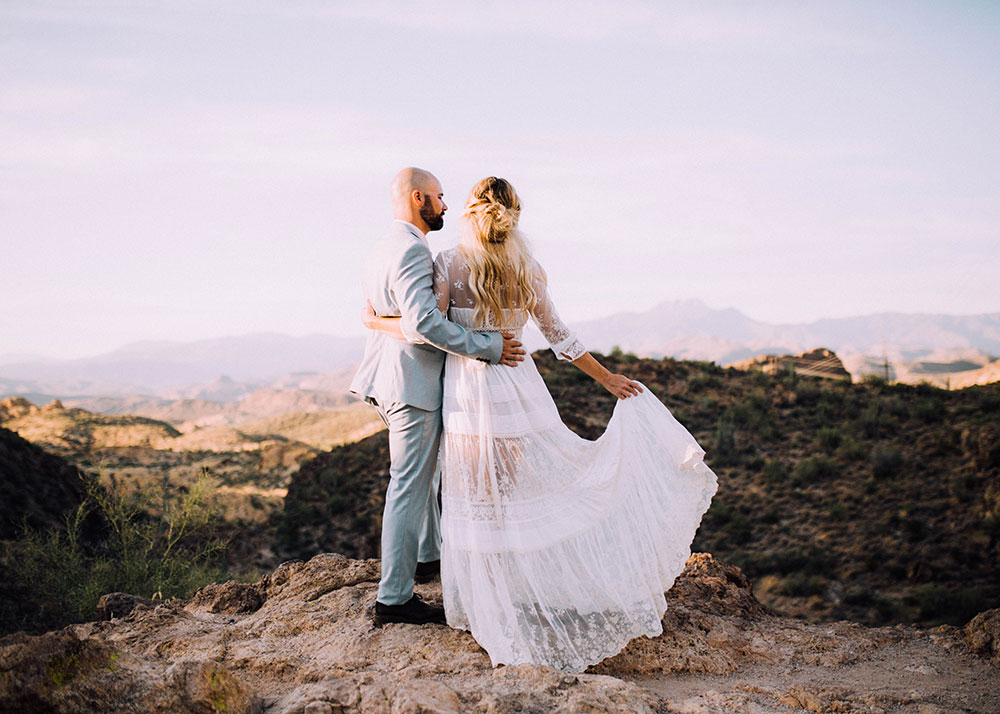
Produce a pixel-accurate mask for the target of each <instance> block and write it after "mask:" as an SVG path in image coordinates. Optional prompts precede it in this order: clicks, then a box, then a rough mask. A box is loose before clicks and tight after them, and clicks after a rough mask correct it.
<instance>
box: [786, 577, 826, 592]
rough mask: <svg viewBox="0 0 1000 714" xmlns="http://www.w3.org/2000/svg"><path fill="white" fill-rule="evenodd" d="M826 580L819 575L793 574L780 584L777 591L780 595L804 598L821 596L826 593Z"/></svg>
mask: <svg viewBox="0 0 1000 714" xmlns="http://www.w3.org/2000/svg"><path fill="white" fill-rule="evenodd" d="M826 586H827V580H826V578H824V577H822V576H819V575H807V574H805V573H793V574H792V575H789V576H788V577H787V578H785V580H784V581H783V582H782V583H781V587H780V588H779V589H778V591H779V592H780V593H781V594H782V595H791V596H793V597H805V596H807V595H822V594H823V593H824V592H825V591H826Z"/></svg>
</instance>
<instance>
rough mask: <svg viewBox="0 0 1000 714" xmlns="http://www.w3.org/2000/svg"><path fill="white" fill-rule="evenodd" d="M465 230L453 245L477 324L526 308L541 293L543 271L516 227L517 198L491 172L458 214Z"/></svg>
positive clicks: (530, 307) (492, 322)
mask: <svg viewBox="0 0 1000 714" xmlns="http://www.w3.org/2000/svg"><path fill="white" fill-rule="evenodd" d="M462 215H463V217H464V218H465V220H466V230H465V231H464V232H463V235H462V242H461V244H460V246H459V249H460V250H461V252H462V254H463V255H464V256H465V258H466V260H467V261H468V263H469V289H470V290H471V292H472V296H473V299H474V301H475V312H474V322H475V324H477V325H487V324H490V325H494V326H496V325H500V324H501V323H503V322H504V321H505V315H504V311H505V310H507V311H513V312H515V313H517V312H521V311H525V310H527V311H532V310H534V308H535V305H536V304H537V303H538V300H539V298H540V297H541V295H542V294H543V293H544V291H545V272H544V271H543V270H542V268H541V266H540V265H539V264H538V263H537V262H536V261H535V259H534V258H533V257H532V256H531V253H530V252H529V251H528V247H527V246H526V245H525V243H524V239H523V238H522V237H521V232H520V231H519V230H518V229H517V223H518V220H519V219H520V217H521V200H520V199H519V198H518V197H517V192H516V191H515V190H514V187H513V186H512V185H511V184H510V182H509V181H507V180H506V179H502V178H497V177H496V176H489V177H488V178H484V179H483V180H481V181H480V182H479V183H477V184H476V185H475V186H473V187H472V193H470V194H469V200H468V201H467V202H466V204H465V210H464V211H463V212H462Z"/></svg>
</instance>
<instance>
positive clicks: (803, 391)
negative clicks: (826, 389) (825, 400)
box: [795, 379, 821, 404]
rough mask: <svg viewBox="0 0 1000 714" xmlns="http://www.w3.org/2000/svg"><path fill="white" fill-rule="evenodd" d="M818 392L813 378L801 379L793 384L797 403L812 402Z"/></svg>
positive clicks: (818, 389) (817, 395) (815, 399)
mask: <svg viewBox="0 0 1000 714" xmlns="http://www.w3.org/2000/svg"><path fill="white" fill-rule="evenodd" d="M820 394H821V390H820V387H819V385H818V384H817V383H816V381H815V380H813V379H801V380H799V383H798V384H797V385H796V386H795V401H796V403H798V404H814V403H815V402H816V401H817V400H818V399H819V397H820Z"/></svg>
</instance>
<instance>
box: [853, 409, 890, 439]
mask: <svg viewBox="0 0 1000 714" xmlns="http://www.w3.org/2000/svg"><path fill="white" fill-rule="evenodd" d="M858 426H859V427H860V428H861V433H862V434H864V435H865V437H866V438H868V439H876V438H878V437H879V436H880V435H881V434H882V433H884V432H888V430H889V429H890V428H891V424H890V419H889V417H888V416H887V415H885V414H884V413H883V412H882V409H881V408H880V406H879V403H878V402H872V403H871V404H869V405H868V407H867V408H865V410H864V411H862V412H861V415H860V416H859V417H858Z"/></svg>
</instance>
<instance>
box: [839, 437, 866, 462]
mask: <svg viewBox="0 0 1000 714" xmlns="http://www.w3.org/2000/svg"><path fill="white" fill-rule="evenodd" d="M837 457H838V458H841V459H844V460H845V461H864V460H865V459H867V458H868V447H867V446H865V445H864V444H860V443H858V442H857V441H856V440H854V439H853V438H851V437H850V436H848V437H845V438H844V440H843V441H841V442H840V446H838V447H837Z"/></svg>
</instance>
